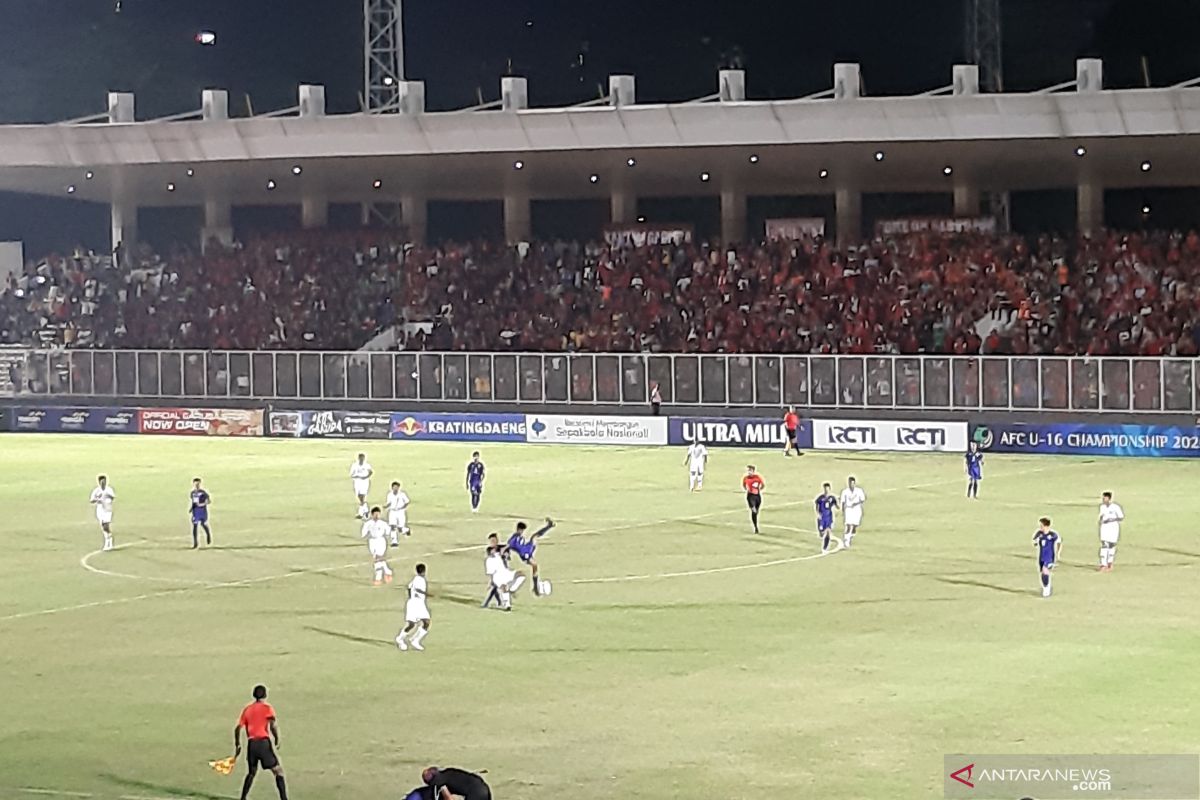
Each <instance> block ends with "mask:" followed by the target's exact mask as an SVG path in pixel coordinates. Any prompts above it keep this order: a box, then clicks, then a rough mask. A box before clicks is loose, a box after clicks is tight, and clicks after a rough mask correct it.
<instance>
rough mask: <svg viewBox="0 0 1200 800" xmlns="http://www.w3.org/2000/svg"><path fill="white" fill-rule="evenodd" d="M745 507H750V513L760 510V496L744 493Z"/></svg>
mask: <svg viewBox="0 0 1200 800" xmlns="http://www.w3.org/2000/svg"><path fill="white" fill-rule="evenodd" d="M746 505H748V506H750V510H751V511H758V510H759V509H760V508H762V495H761V494H751V493H750V492H746Z"/></svg>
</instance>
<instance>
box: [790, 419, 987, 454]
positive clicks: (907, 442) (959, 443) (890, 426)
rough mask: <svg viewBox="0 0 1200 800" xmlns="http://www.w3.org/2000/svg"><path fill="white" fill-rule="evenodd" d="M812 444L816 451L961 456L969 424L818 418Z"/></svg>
mask: <svg viewBox="0 0 1200 800" xmlns="http://www.w3.org/2000/svg"><path fill="white" fill-rule="evenodd" d="M812 441H813V447H814V448H816V449H817V450H877V451H895V452H902V453H934V452H939V451H943V450H949V451H951V452H960V453H961V452H964V451H965V450H966V449H967V423H965V422H929V421H927V420H913V421H911V422H909V421H900V422H897V421H894V420H888V421H875V420H857V419H815V420H813V421H812Z"/></svg>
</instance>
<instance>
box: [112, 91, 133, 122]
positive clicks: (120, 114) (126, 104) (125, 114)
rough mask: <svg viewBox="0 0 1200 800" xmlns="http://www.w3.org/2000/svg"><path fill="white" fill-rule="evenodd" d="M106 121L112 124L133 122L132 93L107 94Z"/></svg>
mask: <svg viewBox="0 0 1200 800" xmlns="http://www.w3.org/2000/svg"><path fill="white" fill-rule="evenodd" d="M108 121H109V122H110V123H113V124H115V123H118V122H134V121H135V120H134V96H133V92H109V93H108Z"/></svg>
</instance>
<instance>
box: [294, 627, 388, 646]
mask: <svg viewBox="0 0 1200 800" xmlns="http://www.w3.org/2000/svg"><path fill="white" fill-rule="evenodd" d="M304 630H306V631H312V632H313V633H320V634H322V635H324V636H332V637H333V638H335V639H342V640H344V641H347V642H355V643H357V644H369V645H371V646H373V647H395V646H396V643H395V642H393V641H389V640H387V639H372V638H370V637H367V636H356V635H354V634H353V633H343V632H342V631H331V630H329V629H328V628H318V627H316V626H315V625H305V626H304Z"/></svg>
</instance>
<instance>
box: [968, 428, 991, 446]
mask: <svg viewBox="0 0 1200 800" xmlns="http://www.w3.org/2000/svg"><path fill="white" fill-rule="evenodd" d="M971 441H973V442H975V444H977V445H979V449H980V450H990V449H991V447H992V445H993V444H995V442H996V437H995V435H994V434H993V433H992V429H991V428H989V427H987V426H985V425H980V426H978V427H977V428H975V431H974V432H973V433H972V434H971Z"/></svg>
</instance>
